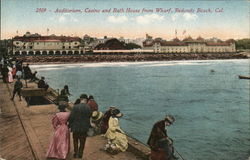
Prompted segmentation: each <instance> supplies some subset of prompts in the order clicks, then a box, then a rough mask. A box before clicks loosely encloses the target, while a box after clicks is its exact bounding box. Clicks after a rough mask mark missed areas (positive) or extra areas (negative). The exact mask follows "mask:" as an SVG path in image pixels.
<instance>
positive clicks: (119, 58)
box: [16, 53, 249, 64]
mask: <svg viewBox="0 0 250 160" xmlns="http://www.w3.org/2000/svg"><path fill="white" fill-rule="evenodd" d="M16 59H18V60H22V61H24V62H26V63H30V64H65V63H67V64H75V63H84V62H87V63H99V62H107V63H110V62H154V61H179V60H182V61H185V60H227V59H249V57H247V56H246V55H242V54H238V53H230V54H229V53H226V54H225V53H218V54H215V53H214V54H132V55H129V54H126V55H89V54H88V55H66V56H65V55H64V56H62V55H61V56H19V57H16Z"/></svg>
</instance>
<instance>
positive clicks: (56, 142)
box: [46, 104, 70, 159]
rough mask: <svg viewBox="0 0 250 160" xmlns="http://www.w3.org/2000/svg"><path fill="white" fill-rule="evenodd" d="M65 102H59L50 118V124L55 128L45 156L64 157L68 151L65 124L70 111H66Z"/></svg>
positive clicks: (67, 130) (67, 134) (67, 131)
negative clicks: (57, 111)
mask: <svg viewBox="0 0 250 160" xmlns="http://www.w3.org/2000/svg"><path fill="white" fill-rule="evenodd" d="M66 107H67V105H66V104H60V105H59V107H58V109H59V110H60V112H59V113H56V114H55V116H54V117H53V119H52V125H53V127H54V129H55V133H54V135H53V139H52V140H51V142H50V145H49V149H48V151H47V154H46V158H56V159H66V157H67V155H68V153H69V151H70V132H69V128H68V126H67V120H68V118H69V115H70V113H69V112H66V110H65V109H66Z"/></svg>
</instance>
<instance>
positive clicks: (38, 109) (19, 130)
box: [0, 80, 149, 160]
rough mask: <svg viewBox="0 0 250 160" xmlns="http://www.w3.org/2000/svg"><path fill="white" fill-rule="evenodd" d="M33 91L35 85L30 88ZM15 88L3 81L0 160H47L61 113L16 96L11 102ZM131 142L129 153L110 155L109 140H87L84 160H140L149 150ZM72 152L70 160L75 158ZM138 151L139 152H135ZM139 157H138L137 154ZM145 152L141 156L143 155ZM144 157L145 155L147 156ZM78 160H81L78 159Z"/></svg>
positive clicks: (0, 90)
mask: <svg viewBox="0 0 250 160" xmlns="http://www.w3.org/2000/svg"><path fill="white" fill-rule="evenodd" d="M28 86H29V87H33V86H34V84H29V83H28ZM12 89H13V83H12V84H10V83H9V84H5V83H3V82H2V80H0V125H1V127H0V137H1V138H0V145H1V146H0V158H3V159H6V160H33V159H36V160H44V159H46V158H45V154H46V151H47V148H48V146H49V142H50V140H51V138H52V136H53V128H52V125H51V119H52V116H53V115H54V114H55V113H56V112H58V111H57V107H56V106H55V105H54V104H49V105H35V106H29V107H28V106H27V103H26V101H25V100H24V99H23V100H22V101H19V98H17V95H16V97H15V100H14V101H11V100H10V98H11V94H12ZM128 138H129V149H128V151H126V152H123V153H119V154H118V155H110V154H108V153H106V152H105V151H103V150H102V148H103V147H104V145H105V143H106V139H105V138H104V137H102V136H95V137H88V138H87V141H86V146H85V150H84V157H83V159H84V160H140V159H143V156H138V155H140V154H144V153H145V154H148V152H149V149H148V148H147V147H146V146H143V145H142V144H138V142H136V141H134V140H133V139H131V138H130V137H128ZM72 142H73V141H72V136H71V151H70V154H69V156H68V158H67V160H71V159H74V158H73V144H72ZM136 150H137V151H136ZM138 150H139V152H140V153H139V154H135V152H134V151H136V152H138ZM141 151H142V152H141ZM144 156H145V155H144ZM78 159H79V158H78Z"/></svg>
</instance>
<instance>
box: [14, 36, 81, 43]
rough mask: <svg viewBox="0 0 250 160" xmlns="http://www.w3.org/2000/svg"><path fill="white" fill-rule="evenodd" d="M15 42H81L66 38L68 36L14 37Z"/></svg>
mask: <svg viewBox="0 0 250 160" xmlns="http://www.w3.org/2000/svg"><path fill="white" fill-rule="evenodd" d="M13 40H14V41H23V42H35V41H39V42H43V41H58V42H72V41H80V40H81V39H80V38H79V37H66V36H40V37H18V36H16V37H14V38H13Z"/></svg>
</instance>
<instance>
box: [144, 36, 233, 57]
mask: <svg viewBox="0 0 250 160" xmlns="http://www.w3.org/2000/svg"><path fill="white" fill-rule="evenodd" d="M143 49H145V50H152V51H153V52H155V53H233V52H236V48H235V42H234V41H233V40H228V41H220V42H207V41H204V40H203V39H201V38H198V39H197V40H193V39H186V40H183V41H180V40H178V39H174V40H173V41H165V40H162V41H159V40H152V39H151V40H146V41H144V42H143Z"/></svg>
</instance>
